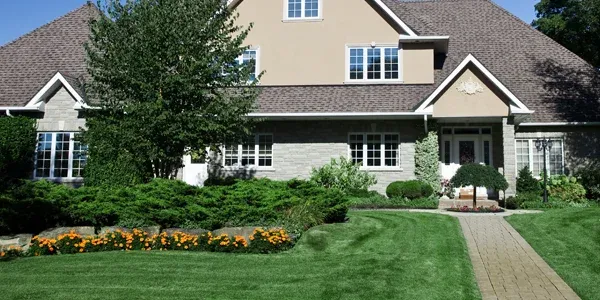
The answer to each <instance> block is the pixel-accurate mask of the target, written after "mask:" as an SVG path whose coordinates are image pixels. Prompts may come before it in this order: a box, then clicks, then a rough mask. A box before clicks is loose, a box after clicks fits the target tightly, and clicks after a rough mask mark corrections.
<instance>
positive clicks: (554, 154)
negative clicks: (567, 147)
mask: <svg viewBox="0 0 600 300" xmlns="http://www.w3.org/2000/svg"><path fill="white" fill-rule="evenodd" d="M548 155H549V157H548V158H549V159H548V174H549V175H562V174H563V146H562V140H552V148H551V149H550V151H549V153H548Z"/></svg>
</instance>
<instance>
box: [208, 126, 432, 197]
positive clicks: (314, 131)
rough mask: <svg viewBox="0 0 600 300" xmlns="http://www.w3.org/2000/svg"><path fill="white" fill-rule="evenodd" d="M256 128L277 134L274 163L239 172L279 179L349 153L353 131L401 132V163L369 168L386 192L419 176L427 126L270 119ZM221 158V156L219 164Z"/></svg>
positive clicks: (303, 174)
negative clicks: (418, 149) (418, 151)
mask: <svg viewBox="0 0 600 300" xmlns="http://www.w3.org/2000/svg"><path fill="white" fill-rule="evenodd" d="M256 132H257V133H271V134H273V167H272V168H269V169H260V168H259V169H255V170H245V171H242V172H239V173H238V175H239V176H252V177H268V178H271V179H276V180H289V179H293V178H301V179H302V178H304V179H306V178H308V177H309V176H310V172H311V170H312V168H313V167H320V166H322V165H324V164H327V163H328V162H329V161H330V160H331V159H332V158H338V157H340V156H344V157H349V146H348V134H349V133H369V132H377V133H380V132H385V133H398V134H400V146H399V148H400V167H399V168H395V169H387V170H370V171H369V172H371V173H372V174H375V175H376V176H377V181H378V183H377V185H376V186H374V187H373V189H374V190H377V191H379V192H385V188H386V187H387V185H388V184H390V183H391V182H393V181H396V180H408V179H414V178H415V175H414V171H415V160H414V154H415V141H416V139H417V137H418V136H419V135H420V134H422V133H423V132H424V129H423V124H422V121H269V122H264V123H262V124H260V125H259V126H258V128H257V130H256ZM221 162H222V160H221V158H217V159H216V161H215V164H216V165H218V166H219V165H220V164H221ZM225 170H226V169H225ZM223 172H224V173H226V174H233V173H234V172H232V171H228V170H227V171H223Z"/></svg>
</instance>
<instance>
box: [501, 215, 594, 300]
mask: <svg viewBox="0 0 600 300" xmlns="http://www.w3.org/2000/svg"><path fill="white" fill-rule="evenodd" d="M507 220H508V221H509V222H510V224H512V225H513V227H515V229H517V231H519V233H520V234H521V235H522V236H523V237H524V238H525V239H526V240H527V242H529V244H531V246H532V247H533V248H534V249H535V251H536V252H537V253H538V254H539V255H540V256H542V257H543V258H544V260H545V261H546V262H548V264H549V265H550V266H551V267H552V268H553V269H554V270H555V271H556V272H557V273H558V275H560V277H562V278H563V279H564V280H565V281H566V282H567V284H569V286H571V288H573V290H575V292H576V293H577V294H578V295H579V296H580V297H581V298H582V299H600V208H570V209H555V210H549V211H546V212H544V213H542V214H525V215H513V216H510V217H508V218H507Z"/></svg>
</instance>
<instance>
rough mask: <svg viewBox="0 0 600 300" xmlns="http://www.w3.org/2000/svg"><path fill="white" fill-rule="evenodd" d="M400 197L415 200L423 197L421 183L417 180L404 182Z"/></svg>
mask: <svg viewBox="0 0 600 300" xmlns="http://www.w3.org/2000/svg"><path fill="white" fill-rule="evenodd" d="M402 196H404V197H406V198H408V199H417V198H420V197H422V196H423V183H422V182H421V181H418V180H409V181H405V182H404V184H403V185H402Z"/></svg>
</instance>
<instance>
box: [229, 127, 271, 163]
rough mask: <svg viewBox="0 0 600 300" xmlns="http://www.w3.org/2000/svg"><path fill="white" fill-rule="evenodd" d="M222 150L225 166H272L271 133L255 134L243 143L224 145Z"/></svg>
mask: <svg viewBox="0 0 600 300" xmlns="http://www.w3.org/2000/svg"><path fill="white" fill-rule="evenodd" d="M223 150H224V151H223V156H224V159H223V164H224V166H226V167H272V166H273V135H272V134H257V135H255V136H254V137H252V138H250V139H249V140H248V141H246V142H245V143H243V144H239V145H226V146H225V147H224V149H223Z"/></svg>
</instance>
